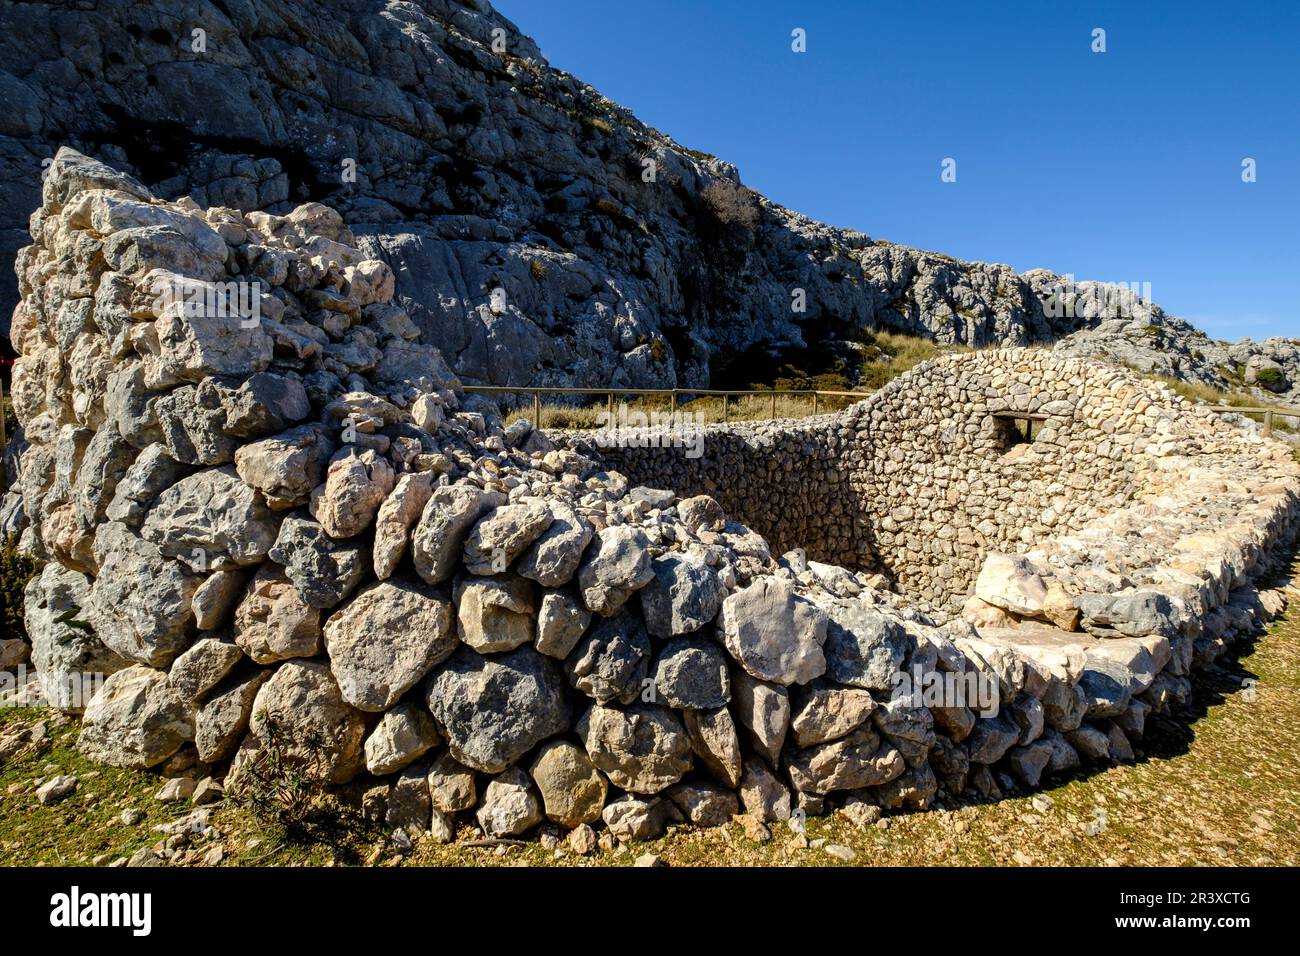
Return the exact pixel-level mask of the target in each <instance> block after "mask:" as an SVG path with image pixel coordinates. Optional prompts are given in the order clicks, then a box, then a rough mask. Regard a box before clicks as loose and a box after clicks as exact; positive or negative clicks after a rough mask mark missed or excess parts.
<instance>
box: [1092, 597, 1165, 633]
mask: <svg viewBox="0 0 1300 956" xmlns="http://www.w3.org/2000/svg"><path fill="white" fill-rule="evenodd" d="M1075 603H1076V604H1077V605H1078V608H1079V612H1080V615H1081V620H1080V623H1081V624H1082V625H1083V628H1084V629H1085V630H1088V631H1092V630H1098V629H1100V630H1101V631H1102V632H1103V633H1105V632H1108V631H1119V632H1120V633H1121V634H1126V635H1128V636H1130V637H1143V636H1145V635H1147V634H1160V635H1163V636H1165V637H1172V636H1174V635H1175V634H1177V633H1178V623H1177V620H1176V617H1175V612H1174V607H1173V602H1171V601H1170V600H1169V597H1168V595H1165V594H1161V593H1160V592H1159V591H1150V590H1145V589H1138V590H1134V591H1125V592H1122V593H1120V594H1080V595H1079V596H1078V597H1077V598H1075Z"/></svg>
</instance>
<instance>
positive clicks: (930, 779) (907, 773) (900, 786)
mask: <svg viewBox="0 0 1300 956" xmlns="http://www.w3.org/2000/svg"><path fill="white" fill-rule="evenodd" d="M938 792H939V781H938V780H937V779H936V778H935V775H934V771H933V770H932V769H930V765H929V764H928V763H921V764H918V765H916V766H910V767H908V768H907V769H906V770H904V771H903V772H902V773H901V774H899V775H898V776H897V777H895V778H894V779H893V780H889V781H886V782H885V783H882V784H880V785H879V786H878V787H875V788H873V790H872V793H873V794H874V796H875V798H876V800H877V801H879V803H880V805H881V806H882V807H885V808H887V809H890V810H897V809H899V808H901V807H907V808H909V809H912V810H925V809H928V808H929V806H930V802H931V801H932V800H933V799H934V797H935V795H936V794H937V793H938Z"/></svg>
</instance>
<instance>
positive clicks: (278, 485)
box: [235, 425, 334, 511]
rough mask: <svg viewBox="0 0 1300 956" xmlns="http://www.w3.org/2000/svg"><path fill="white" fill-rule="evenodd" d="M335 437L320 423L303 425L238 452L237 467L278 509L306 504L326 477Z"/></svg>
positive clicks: (268, 502) (267, 500)
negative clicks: (331, 436)
mask: <svg viewBox="0 0 1300 956" xmlns="http://www.w3.org/2000/svg"><path fill="white" fill-rule="evenodd" d="M333 454H334V441H333V439H332V438H330V436H329V433H328V432H327V431H326V430H325V429H324V428H323V427H322V426H320V425H301V426H299V427H297V428H291V429H289V430H288V431H286V432H283V433H281V434H279V435H274V436H272V437H271V438H264V439H262V440H261V441H255V442H251V443H250V444H247V445H244V446H242V447H241V448H239V449H238V450H237V451H236V452H235V471H236V473H237V474H238V475H239V477H240V478H241V479H242V480H243V482H244V483H245V484H247V485H248V486H249V487H250V488H255V489H257V490H258V491H259V492H261V493H262V495H263V497H264V498H265V499H266V503H267V505H269V506H270V507H271V508H272V509H274V510H276V511H282V510H285V509H288V508H296V507H298V506H299V505H305V504H306V503H307V501H308V499H309V498H310V497H311V493H312V491H313V489H315V488H316V487H317V486H318V485H319V484H321V482H322V481H324V480H325V469H326V467H327V466H328V464H329V461H330V457H331V456H332V455H333Z"/></svg>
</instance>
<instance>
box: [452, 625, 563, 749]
mask: <svg viewBox="0 0 1300 956" xmlns="http://www.w3.org/2000/svg"><path fill="white" fill-rule="evenodd" d="M426 700H427V702H428V705H429V710H430V711H432V713H433V716H434V719H435V720H436V721H437V722H438V727H439V730H440V731H441V732H442V735H443V737H444V738H445V739H446V740H447V744H448V746H449V747H450V749H451V753H452V755H453V756H454V757H455V758H456V759H457V760H458V761H460V762H461V763H463V764H465V765H467V766H469V767H471V768H473V769H475V770H480V771H483V772H484V773H500V772H501V771H502V770H505V769H506V768H507V767H509V766H510V765H511V764H513V763H514V762H515V761H516V760H518V759H519V758H520V757H522V756H523V755H524V754H525V753H527V752H528V751H529V750H531V749H532V748H533V747H534V746H535V745H536V744H538V743H539V742H541V741H542V740H545V739H546V738H547V737H550V736H552V735H554V734H558V733H562V732H563V731H565V730H567V729H568V728H569V722H570V715H569V710H568V705H567V703H566V701H565V695H564V686H563V678H562V677H561V675H560V673H559V670H558V668H557V666H556V664H555V662H554V661H552V660H551V659H550V658H548V657H543V656H542V655H540V654H538V653H537V652H536V651H534V650H533V649H532V648H531V647H520V648H518V649H516V650H514V651H511V652H509V653H507V654H494V655H492V656H490V657H483V656H480V655H479V654H476V653H475V652H474V651H473V650H471V649H470V648H468V647H464V646H462V647H460V648H459V649H458V650H457V651H456V653H455V654H453V655H452V657H451V659H450V660H448V661H447V662H446V663H445V664H443V665H442V666H441V667H439V668H438V669H437V670H435V672H434V673H433V675H432V676H431V677H430V678H429V681H428V683H427V685H426Z"/></svg>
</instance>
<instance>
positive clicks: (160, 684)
mask: <svg viewBox="0 0 1300 956" xmlns="http://www.w3.org/2000/svg"><path fill="white" fill-rule="evenodd" d="M193 738H194V722H193V720H192V718H191V716H190V712H189V710H188V708H186V706H185V704H184V702H183V701H182V700H181V699H180V697H179V696H178V695H177V694H176V692H175V691H174V690H173V689H172V686H171V683H170V682H169V681H168V680H167V674H166V672H164V671H160V670H154V669H153V668H151V667H143V666H140V665H133V666H131V667H127V668H124V669H123V670H120V671H118V672H117V673H115V674H112V675H110V676H109V678H108V680H106V681H105V682H104V686H103V687H101V688H100V690H99V693H97V694H96V695H95V696H94V697H93V698H92V699H91V701H90V703H89V704H87V705H86V710H85V713H84V714H83V715H82V718H81V732H80V734H79V735H78V736H77V749H78V750H79V751H80V752H81V753H82V754H84V755H85V756H87V757H89V758H90V759H91V760H95V761H98V762H99V763H106V764H109V765H110V766H113V767H131V768H135V769H145V768H148V767H154V766H157V765H158V764H160V763H162V762H163V761H164V760H166V759H167V758H168V757H170V756H171V755H172V754H174V753H176V751H178V750H180V749H181V747H182V746H183V745H184V744H185V743H186V742H188V741H190V740H192V739H193Z"/></svg>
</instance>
